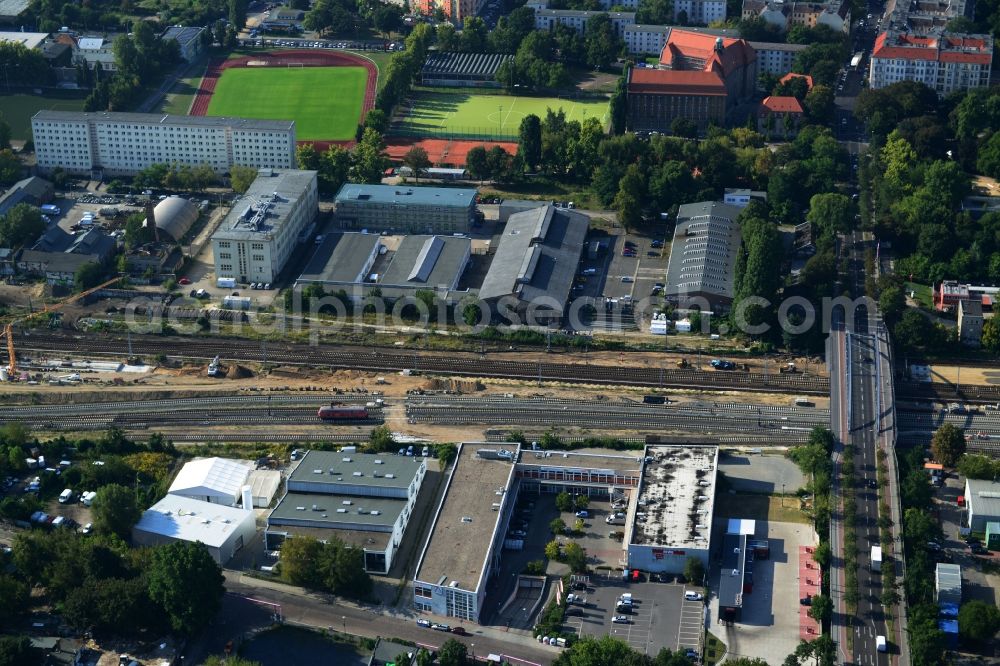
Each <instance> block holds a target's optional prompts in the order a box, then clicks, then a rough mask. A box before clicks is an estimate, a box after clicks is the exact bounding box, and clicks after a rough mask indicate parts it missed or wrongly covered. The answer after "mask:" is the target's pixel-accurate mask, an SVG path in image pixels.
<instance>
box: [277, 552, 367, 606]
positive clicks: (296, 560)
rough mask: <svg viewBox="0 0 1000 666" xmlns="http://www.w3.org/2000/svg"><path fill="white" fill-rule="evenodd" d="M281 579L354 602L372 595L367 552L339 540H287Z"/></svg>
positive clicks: (282, 556) (282, 557)
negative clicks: (366, 567) (367, 568)
mask: <svg viewBox="0 0 1000 666" xmlns="http://www.w3.org/2000/svg"><path fill="white" fill-rule="evenodd" d="M281 575H282V576H283V577H284V578H285V579H286V580H288V582H290V583H292V584H294V585H302V586H303V587H308V588H311V589H315V590H324V591H327V592H332V593H333V594H337V595H341V596H345V597H351V598H353V599H367V598H368V596H369V595H370V594H371V591H372V579H371V576H369V575H368V573H367V572H366V571H365V552H364V550H362V549H361V548H357V547H355V546H349V545H347V544H345V543H344V542H343V541H341V540H340V539H339V538H338V537H336V536H330V537H327V538H326V539H325V540H324V541H319V540H317V539H314V538H312V537H307V536H297V537H295V538H294V539H286V540H285V542H284V544H282V546H281Z"/></svg>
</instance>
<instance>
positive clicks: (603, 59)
mask: <svg viewBox="0 0 1000 666" xmlns="http://www.w3.org/2000/svg"><path fill="white" fill-rule="evenodd" d="M583 39H584V44H585V45H586V49H587V64H588V65H590V66H591V67H593V68H594V69H607V68H608V67H609V66H611V63H613V62H614V61H615V58H616V57H617V56H618V53H619V51H621V39H620V38H619V37H618V33H617V32H615V28H614V25H612V23H611V17H610V16H608V15H607V14H606V13H603V12H602V13H600V14H596V15H594V16H591V17H590V18H589V19H587V25H586V27H585V28H584V38H583Z"/></svg>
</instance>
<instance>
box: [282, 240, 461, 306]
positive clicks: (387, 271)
mask: <svg viewBox="0 0 1000 666" xmlns="http://www.w3.org/2000/svg"><path fill="white" fill-rule="evenodd" d="M397 240H398V242H395V241H397ZM390 247H394V248H395V249H389V248H390ZM471 256H472V241H471V240H470V239H468V238H465V237H463V236H442V235H409V236H403V237H402V238H399V239H396V238H389V239H385V238H383V237H382V236H380V235H378V234H362V233H354V232H345V233H331V234H327V236H326V238H324V239H323V242H322V243H321V244H320V245H319V246H318V247H317V249H316V252H315V254H314V255H313V257H312V259H310V261H309V264H308V265H307V266H306V269H305V271H303V273H302V275H300V276H299V278H298V280H297V281H296V285H297V286H303V285H306V284H320V285H323V286H324V287H325V288H327V290H328V291H330V290H337V289H343V290H344V291H345V292H347V295H348V297H349V298H350V299H351V300H352V301H355V302H361V301H362V300H364V299H365V298H366V297H367V296H368V292H369V291H370V290H371V288H372V286H376V285H377V286H378V287H379V289H381V290H382V296H383V297H384V298H389V299H396V298H401V297H413V295H414V293H415V292H416V291H417V290H421V289H430V290H433V291H435V292H436V294H437V296H438V298H440V299H441V300H443V301H446V302H449V301H453V300H455V299H457V298H459V297H460V296H459V295H458V294H455V293H454V292H456V290H457V289H458V284H459V281H460V280H461V279H462V275H463V274H464V273H465V269H466V267H467V266H468V265H469V260H470V258H471Z"/></svg>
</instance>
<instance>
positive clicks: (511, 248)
mask: <svg viewBox="0 0 1000 666" xmlns="http://www.w3.org/2000/svg"><path fill="white" fill-rule="evenodd" d="M588 224H589V219H588V218H587V216H586V215H582V214H580V213H576V212H574V211H570V210H564V209H561V208H556V207H555V206H553V205H552V204H546V205H543V206H540V207H538V208H534V209H531V210H526V211H524V212H521V213H515V214H513V215H511V216H510V218H509V219H508V220H507V225H506V226H505V227H504V230H503V235H502V236H501V237H500V242H499V245H498V246H497V249H496V256H494V258H493V263H491V264H490V268H489V271H488V272H487V273H486V278H485V279H484V280H483V285H482V287H481V288H480V290H479V298H480V299H481V300H483V301H485V302H487V303H488V304H489V305H490V307H491V308H492V309H493V310H494V311H496V312H503V311H504V310H509V311H513V312H516V313H517V315H518V316H519V317H521V323H527V324H535V325H545V324H549V323H557V322H561V321H562V319H563V316H564V315H565V309H566V303H567V301H568V300H569V295H570V290H571V289H572V287H573V279H574V278H575V277H576V270H577V268H578V267H579V265H580V255H581V254H582V253H583V241H584V238H585V237H586V236H587V227H588ZM529 313H530V314H531V318H532V319H533V321H526V316H527V315H528V314H529Z"/></svg>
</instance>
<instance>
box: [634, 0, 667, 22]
mask: <svg viewBox="0 0 1000 666" xmlns="http://www.w3.org/2000/svg"><path fill="white" fill-rule="evenodd" d="M635 22H636V23H638V24H646V25H669V24H671V23H673V22H674V3H673V1H672V0H639V8H638V9H637V10H636V13H635Z"/></svg>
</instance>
